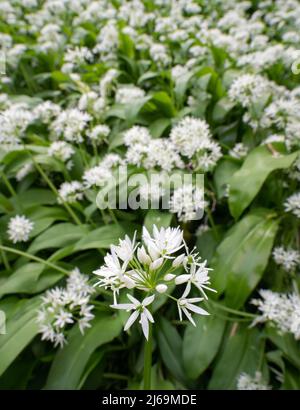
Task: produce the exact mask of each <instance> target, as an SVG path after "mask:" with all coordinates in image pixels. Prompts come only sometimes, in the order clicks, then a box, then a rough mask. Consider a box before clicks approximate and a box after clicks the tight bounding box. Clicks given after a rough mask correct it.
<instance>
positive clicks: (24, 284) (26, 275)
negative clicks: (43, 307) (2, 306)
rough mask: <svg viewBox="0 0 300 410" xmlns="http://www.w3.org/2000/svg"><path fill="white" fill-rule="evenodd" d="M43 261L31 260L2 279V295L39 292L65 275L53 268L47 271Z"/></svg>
mask: <svg viewBox="0 0 300 410" xmlns="http://www.w3.org/2000/svg"><path fill="white" fill-rule="evenodd" d="M44 270H45V265H44V264H42V263H35V262H30V263H28V264H26V265H23V266H21V267H20V268H18V269H17V270H16V271H14V272H13V274H12V275H11V276H9V277H8V278H7V279H5V280H3V281H1V287H0V297H3V296H4V295H7V294H11V293H37V292H40V291H42V290H44V289H46V288H47V287H49V286H51V285H53V284H55V283H56V282H57V281H58V280H59V279H61V278H62V277H63V274H62V273H59V272H55V271H53V270H47V271H45V272H44Z"/></svg>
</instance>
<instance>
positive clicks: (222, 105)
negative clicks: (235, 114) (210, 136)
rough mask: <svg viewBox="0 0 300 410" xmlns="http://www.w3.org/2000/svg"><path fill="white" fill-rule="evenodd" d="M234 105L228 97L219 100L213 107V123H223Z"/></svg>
mask: <svg viewBox="0 0 300 410" xmlns="http://www.w3.org/2000/svg"><path fill="white" fill-rule="evenodd" d="M234 106H235V104H234V103H233V102H232V101H230V100H229V98H228V97H223V98H221V99H220V100H219V101H218V102H217V103H216V105H215V106H214V109H213V113H212V118H213V120H214V121H217V122H218V121H223V120H224V118H225V117H226V115H227V114H228V113H229V112H230V111H231V110H232V108H233V107H234Z"/></svg>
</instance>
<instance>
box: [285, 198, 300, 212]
mask: <svg viewBox="0 0 300 410" xmlns="http://www.w3.org/2000/svg"><path fill="white" fill-rule="evenodd" d="M284 209H285V211H286V212H291V213H293V214H294V215H295V216H297V218H300V192H296V193H295V194H293V195H291V196H290V197H288V198H287V199H286V201H285V202H284Z"/></svg>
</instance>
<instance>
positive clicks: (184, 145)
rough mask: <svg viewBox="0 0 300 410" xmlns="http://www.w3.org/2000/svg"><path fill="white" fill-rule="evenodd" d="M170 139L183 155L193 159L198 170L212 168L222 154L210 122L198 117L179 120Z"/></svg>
mask: <svg viewBox="0 0 300 410" xmlns="http://www.w3.org/2000/svg"><path fill="white" fill-rule="evenodd" d="M170 140H171V142H172V143H173V144H174V146H175V148H176V150H177V151H178V152H179V153H180V154H181V155H182V156H184V157H187V158H188V159H192V163H193V165H194V168H195V169H197V170H202V171H205V172H206V171H210V170H212V169H213V168H214V167H215V165H216V163H217V161H218V160H219V159H220V158H221V156H222V153H221V148H220V146H219V144H218V143H217V142H215V141H213V140H212V137H211V134H210V131H209V126H208V124H207V123H206V122H205V121H204V120H200V119H198V118H192V117H185V118H183V119H182V120H181V121H179V123H178V124H177V125H175V127H173V128H172V130H171V133H170Z"/></svg>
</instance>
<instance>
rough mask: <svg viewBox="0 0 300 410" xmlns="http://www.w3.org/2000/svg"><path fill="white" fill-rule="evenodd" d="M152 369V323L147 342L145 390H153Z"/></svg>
mask: <svg viewBox="0 0 300 410" xmlns="http://www.w3.org/2000/svg"><path fill="white" fill-rule="evenodd" d="M151 367H152V323H151V322H149V337H148V340H147V341H145V352H144V390H150V389H151Z"/></svg>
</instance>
